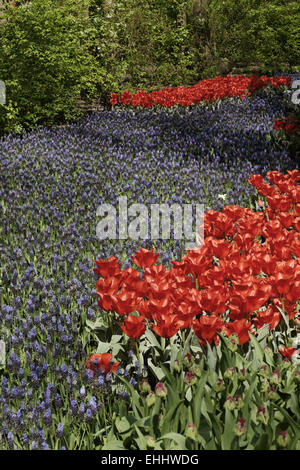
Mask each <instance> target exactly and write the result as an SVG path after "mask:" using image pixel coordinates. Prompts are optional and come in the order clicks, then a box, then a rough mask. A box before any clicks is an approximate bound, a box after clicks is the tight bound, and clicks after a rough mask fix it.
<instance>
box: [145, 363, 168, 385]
mask: <svg viewBox="0 0 300 470" xmlns="http://www.w3.org/2000/svg"><path fill="white" fill-rule="evenodd" d="M148 366H149V367H150V369H151V370H152V372H153V373H154V374H155V375H156V377H157V379H158V380H159V381H161V380H162V379H163V378H164V377H165V374H164V373H163V371H162V370H161V369H160V368H159V367H156V366H155V365H154V364H153V362H152V360H151V359H150V358H149V359H148Z"/></svg>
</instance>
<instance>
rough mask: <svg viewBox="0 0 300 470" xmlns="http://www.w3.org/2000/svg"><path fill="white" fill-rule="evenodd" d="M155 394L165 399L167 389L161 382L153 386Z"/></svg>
mask: <svg viewBox="0 0 300 470" xmlns="http://www.w3.org/2000/svg"><path fill="white" fill-rule="evenodd" d="M155 394H156V396H158V397H160V398H165V397H166V396H167V389H166V387H165V385H164V384H163V383H162V382H158V383H157V384H156V386H155Z"/></svg>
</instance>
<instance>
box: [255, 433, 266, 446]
mask: <svg viewBox="0 0 300 470" xmlns="http://www.w3.org/2000/svg"><path fill="white" fill-rule="evenodd" d="M268 443H269V436H268V434H267V433H266V432H264V433H263V434H261V436H260V437H259V439H258V441H257V443H256V444H255V447H254V449H255V450H266V449H268V448H269V445H268Z"/></svg>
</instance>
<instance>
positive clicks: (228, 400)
mask: <svg viewBox="0 0 300 470" xmlns="http://www.w3.org/2000/svg"><path fill="white" fill-rule="evenodd" d="M224 407H225V408H227V409H228V410H230V411H232V410H234V409H235V400H234V398H233V397H232V396H229V397H227V398H226V401H225V403H224Z"/></svg>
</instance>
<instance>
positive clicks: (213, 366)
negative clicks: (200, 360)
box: [206, 341, 217, 370]
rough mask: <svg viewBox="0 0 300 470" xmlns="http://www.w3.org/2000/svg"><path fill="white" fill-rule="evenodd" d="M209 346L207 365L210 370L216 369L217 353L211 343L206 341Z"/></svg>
mask: <svg viewBox="0 0 300 470" xmlns="http://www.w3.org/2000/svg"><path fill="white" fill-rule="evenodd" d="M206 344H207V364H208V366H209V367H210V369H214V370H215V369H216V365H217V356H216V354H215V352H214V351H213V350H212V349H211V347H210V345H209V343H208V342H207V341H206Z"/></svg>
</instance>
